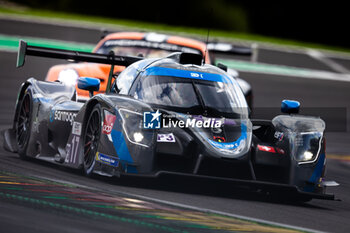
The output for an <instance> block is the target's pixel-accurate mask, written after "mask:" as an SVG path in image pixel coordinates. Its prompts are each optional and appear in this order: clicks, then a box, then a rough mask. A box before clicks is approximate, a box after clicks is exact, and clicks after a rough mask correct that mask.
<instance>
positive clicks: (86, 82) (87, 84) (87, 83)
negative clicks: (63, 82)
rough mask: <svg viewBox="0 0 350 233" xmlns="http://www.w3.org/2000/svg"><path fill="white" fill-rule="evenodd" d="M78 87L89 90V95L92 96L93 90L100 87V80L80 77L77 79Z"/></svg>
mask: <svg viewBox="0 0 350 233" xmlns="http://www.w3.org/2000/svg"><path fill="white" fill-rule="evenodd" d="M78 88H79V89H82V90H86V91H89V94H90V97H92V96H93V95H94V91H98V90H99V89H100V80H99V79H97V78H89V77H80V78H79V79H78Z"/></svg>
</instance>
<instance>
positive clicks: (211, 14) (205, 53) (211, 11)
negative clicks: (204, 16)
mask: <svg viewBox="0 0 350 233" xmlns="http://www.w3.org/2000/svg"><path fill="white" fill-rule="evenodd" d="M212 16H213V8H211V9H210V16H209V18H212ZM209 32H210V28H209V27H208V33H207V41H206V42H205V52H204V56H203V61H202V65H204V64H205V59H206V57H207V54H208V43H209Z"/></svg>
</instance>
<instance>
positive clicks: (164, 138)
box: [157, 133, 175, 142]
mask: <svg viewBox="0 0 350 233" xmlns="http://www.w3.org/2000/svg"><path fill="white" fill-rule="evenodd" d="M157 142H175V136H174V134H173V133H168V134H158V135H157Z"/></svg>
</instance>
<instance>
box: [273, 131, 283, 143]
mask: <svg viewBox="0 0 350 233" xmlns="http://www.w3.org/2000/svg"><path fill="white" fill-rule="evenodd" d="M274 137H275V138H276V139H277V140H278V141H282V140H283V137H284V134H283V132H279V131H276V132H275V134H274Z"/></svg>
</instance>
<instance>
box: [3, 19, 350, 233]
mask: <svg viewBox="0 0 350 233" xmlns="http://www.w3.org/2000/svg"><path fill="white" fill-rule="evenodd" d="M0 33H2V34H8V35H23V36H33V37H43V38H52V39H59V40H67V41H81V42H86V43H95V42H96V41H98V39H99V32H98V30H94V29H84V28H80V29H79V28H70V27H62V26H53V25H45V24H33V23H27V24H23V23H19V22H16V21H9V20H0ZM260 59H261V61H264V62H270V63H271V64H282V63H283V64H286V65H294V66H300V67H304V68H312V69H320V70H326V71H329V70H330V68H329V67H327V66H325V65H324V64H322V63H320V62H318V61H316V60H313V59H311V58H310V57H309V56H307V55H301V54H297V53H283V52H281V51H269V50H263V51H261V52H260V54H259V61H260ZM337 59H338V58H337ZM334 60H336V59H334ZM15 61H16V54H15V53H9V52H0V70H1V76H0V111H1V115H0V130H4V129H6V128H9V127H10V125H11V121H12V117H13V112H14V106H15V100H16V93H17V90H18V88H19V86H20V84H21V83H22V82H23V81H25V80H26V79H27V78H28V77H36V78H38V79H44V77H45V74H46V72H47V70H48V68H49V67H50V66H52V65H54V64H59V63H62V62H61V61H58V60H46V59H41V58H34V57H30V58H28V59H27V61H26V65H25V66H24V67H23V68H21V69H16V68H15ZM336 61H337V62H339V63H342V64H343V65H344V66H347V68H348V69H350V67H349V63H348V62H347V60H346V59H340V58H339V59H338V60H336ZM241 76H242V77H244V78H245V79H246V80H247V81H248V82H250V83H251V84H252V86H253V90H254V98H255V101H254V106H255V107H256V108H257V109H260V110H261V109H262V111H261V112H260V113H261V114H262V115H269V113H270V110H268V111H266V109H270V108H271V109H272V110H271V111H274V110H276V109H278V107H279V106H280V102H281V100H282V99H297V100H300V101H301V102H302V106H305V107H309V108H320V107H327V108H326V111H328V113H329V114H328V115H329V116H330V119H329V123H330V124H331V125H333V126H334V127H333V129H334V130H330V131H331V132H329V133H328V135H327V136H328V140H327V151H328V153H330V154H337V155H344V157H340V156H338V157H339V158H340V159H329V160H328V168H327V169H328V170H327V179H329V180H336V181H337V182H338V183H340V186H339V187H336V188H332V189H331V190H330V192H334V193H335V195H336V198H337V199H338V201H324V200H312V201H310V202H308V203H305V204H290V203H283V202H278V201H274V200H271V199H270V198H268V197H266V196H263V195H260V194H254V193H250V192H245V191H243V190H240V189H236V188H235V187H230V186H225V185H218V184H215V183H214V184H210V183H208V184H207V183H205V184H202V183H201V184H198V183H195V184H188V183H187V182H184V181H182V180H178V181H176V182H174V183H168V182H166V181H158V180H148V179H147V180H145V179H141V180H140V179H123V180H118V179H115V178H114V179H111V178H104V177H95V178H93V179H90V178H86V177H83V176H81V175H80V174H79V172H77V171H72V170H69V169H65V168H61V167H58V166H55V165H50V164H47V163H45V162H39V161H22V160H20V159H19V158H18V156H17V155H16V154H12V153H9V152H7V151H4V149H3V148H2V147H1V148H0V206H1V209H0V228H1V232H169V231H170V232H184V231H187V232H227V231H247V230H250V231H252V230H253V231H260V232H264V231H265V232H271V231H276V232H279V231H282V230H284V229H273V228H268V229H266V228H262V226H256V225H254V224H253V226H252V224H250V225H249V224H247V226H246V228H244V226H245V223H244V222H239V221H238V222H237V220H235V219H232V218H229V217H223V216H218V215H214V214H207V213H203V211H200V210H213V211H220V212H224V213H227V214H232V215H242V216H247V217H250V218H257V219H262V220H266V221H271V222H276V223H281V224H289V225H293V226H297V227H303V228H308V229H314V230H318V231H327V232H349V230H350V223H349V219H350V181H349V178H350V171H349V170H350V169H349V168H350V163H349V162H348V161H347V158H348V157H347V156H346V155H347V154H349V152H350V149H349V148H350V146H349V138H350V137H349V132H348V130H347V128H348V127H347V125H348V123H349V119H347V118H345V123H344V120H339V118H341V117H342V116H339V114H335V115H334V114H333V113H332V108H334V107H338V108H341V109H345V111H346V113H348V111H349V110H348V109H349V107H350V106H349V105H350V103H349V100H350V92H349V90H350V83H349V82H339V81H326V80H316V79H302V78H296V77H283V76H280V77H276V76H271V75H262V74H253V73H242V74H241ZM266 107H269V108H266ZM264 109H265V110H264ZM345 117H346V116H345ZM339 122H340V123H339ZM327 123H328V122H327ZM339 124H340V125H339ZM0 139H1V142H2V141H3V138H2V136H1V138H0ZM338 157H337V158H338ZM172 203H177V204H179V205H177V207H175V206H174V205H171V204H172ZM186 206H187V207H193V208H192V209H191V210H189V209H186V208H184V207H186ZM194 208H195V209H194ZM235 221H236V222H235Z"/></svg>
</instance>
